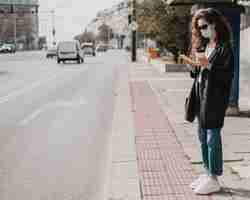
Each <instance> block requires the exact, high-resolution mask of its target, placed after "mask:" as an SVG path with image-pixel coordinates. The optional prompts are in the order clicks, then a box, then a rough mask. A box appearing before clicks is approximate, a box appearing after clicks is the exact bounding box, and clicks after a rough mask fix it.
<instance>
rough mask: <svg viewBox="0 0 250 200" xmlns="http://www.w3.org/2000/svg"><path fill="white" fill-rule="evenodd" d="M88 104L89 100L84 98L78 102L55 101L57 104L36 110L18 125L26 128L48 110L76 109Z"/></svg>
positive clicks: (51, 103)
mask: <svg viewBox="0 0 250 200" xmlns="http://www.w3.org/2000/svg"><path fill="white" fill-rule="evenodd" d="M86 104H88V102H87V100H86V99H85V98H84V97H81V98H79V99H77V100H73V101H63V100H61V101H55V102H50V103H47V104H45V105H44V106H42V107H41V108H39V109H37V110H35V111H34V112H33V113H31V114H30V115H28V116H27V117H25V118H24V119H23V120H22V121H20V122H19V123H18V125H19V126H25V125H27V124H28V123H30V122H31V121H33V120H35V119H36V118H37V117H38V116H39V115H40V114H41V113H43V112H45V111H46V110H48V109H52V108H71V109H73V108H76V107H79V106H82V105H86Z"/></svg>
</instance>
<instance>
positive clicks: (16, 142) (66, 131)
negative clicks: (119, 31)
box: [0, 51, 126, 200]
mask: <svg viewBox="0 0 250 200" xmlns="http://www.w3.org/2000/svg"><path fill="white" fill-rule="evenodd" d="M123 54H124V53H123V52H122V51H110V52H107V53H102V54H98V55H97V57H86V59H85V63H83V64H80V65H79V64H75V63H66V64H60V65H59V64H57V63H56V60H55V59H46V58H45V53H44V52H22V53H16V54H15V55H10V54H8V55H7V54H6V55H3V54H2V55H0V113H1V120H0V199H1V200H95V199H100V197H102V192H103V185H104V182H105V181H104V177H105V166H106V163H107V149H108V146H109V136H110V132H111V126H112V117H113V107H114V90H115V83H116V81H115V80H116V76H117V73H118V71H119V66H121V64H122V63H123V62H124V63H125V62H126V59H125V58H126V56H123Z"/></svg>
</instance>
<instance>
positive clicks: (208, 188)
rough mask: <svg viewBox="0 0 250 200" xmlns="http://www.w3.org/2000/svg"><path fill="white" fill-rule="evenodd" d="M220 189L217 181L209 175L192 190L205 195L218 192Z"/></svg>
mask: <svg viewBox="0 0 250 200" xmlns="http://www.w3.org/2000/svg"><path fill="white" fill-rule="evenodd" d="M220 190H221V187H220V184H219V182H218V181H217V180H215V179H213V178H211V177H207V178H206V179H205V180H204V181H203V183H202V184H200V185H199V186H197V188H195V190H194V192H195V193H196V194H203V195H207V194H211V193H214V192H219V191H220Z"/></svg>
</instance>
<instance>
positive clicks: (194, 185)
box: [189, 174, 208, 190]
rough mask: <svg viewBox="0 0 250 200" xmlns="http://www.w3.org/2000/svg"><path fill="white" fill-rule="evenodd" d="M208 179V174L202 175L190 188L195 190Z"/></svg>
mask: <svg viewBox="0 0 250 200" xmlns="http://www.w3.org/2000/svg"><path fill="white" fill-rule="evenodd" d="M207 177H208V175H207V174H201V175H200V176H199V177H198V178H197V179H195V180H194V181H193V182H192V183H191V184H190V185H189V187H190V188H191V189H192V190H194V189H195V188H196V187H198V186H199V185H200V184H201V183H202V182H203V181H204V180H205V179H206V178H207Z"/></svg>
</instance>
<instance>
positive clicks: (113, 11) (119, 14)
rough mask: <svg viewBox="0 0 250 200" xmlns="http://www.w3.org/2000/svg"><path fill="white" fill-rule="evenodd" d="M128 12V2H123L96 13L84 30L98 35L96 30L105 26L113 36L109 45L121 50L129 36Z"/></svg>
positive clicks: (125, 0) (127, 0)
mask: <svg viewBox="0 0 250 200" xmlns="http://www.w3.org/2000/svg"><path fill="white" fill-rule="evenodd" d="M128 12H129V0H124V1H122V2H120V3H119V4H116V5H114V6H113V7H112V8H108V9H104V10H102V11H100V12H98V13H97V15H96V18H95V19H93V20H92V21H91V22H90V23H89V24H88V25H87V27H86V30H87V31H90V32H93V33H95V34H96V35H98V32H99V31H98V28H99V27H100V26H101V25H103V24H106V25H108V26H109V27H110V28H111V29H112V32H113V35H114V38H113V39H112V40H111V41H110V43H111V45H113V46H115V47H117V48H122V47H123V46H124V44H123V43H124V41H125V38H127V37H128V36H129V29H128Z"/></svg>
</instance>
